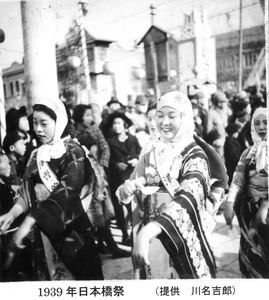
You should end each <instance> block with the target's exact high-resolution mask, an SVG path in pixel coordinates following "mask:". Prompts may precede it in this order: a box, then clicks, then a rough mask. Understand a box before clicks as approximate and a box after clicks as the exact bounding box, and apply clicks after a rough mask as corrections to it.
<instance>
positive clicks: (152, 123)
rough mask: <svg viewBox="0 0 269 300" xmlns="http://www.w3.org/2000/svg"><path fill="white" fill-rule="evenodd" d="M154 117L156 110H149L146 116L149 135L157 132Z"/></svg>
mask: <svg viewBox="0 0 269 300" xmlns="http://www.w3.org/2000/svg"><path fill="white" fill-rule="evenodd" d="M155 115H156V109H152V110H150V111H149V112H148V115H147V126H148V129H149V132H150V134H155V133H156V132H157V131H158V129H157V126H156V121H155Z"/></svg>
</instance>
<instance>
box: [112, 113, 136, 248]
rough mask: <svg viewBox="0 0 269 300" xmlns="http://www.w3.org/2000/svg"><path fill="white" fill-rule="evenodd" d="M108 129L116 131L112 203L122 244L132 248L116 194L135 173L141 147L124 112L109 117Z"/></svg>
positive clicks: (128, 211)
mask: <svg viewBox="0 0 269 300" xmlns="http://www.w3.org/2000/svg"><path fill="white" fill-rule="evenodd" d="M108 125H109V126H108V127H109V128H110V127H111V128H112V129H113V131H114V136H113V137H112V138H110V139H109V140H108V144H109V146H110V152H111V155H110V162H109V171H110V177H109V182H110V189H111V194H112V201H113V205H114V208H115V213H116V219H117V225H118V227H119V229H120V230H121V231H122V243H123V244H124V245H127V246H131V239H130V236H129V233H128V226H127V220H126V218H125V215H124V211H123V207H122V206H121V204H119V202H118V199H117V196H116V195H115V192H116V190H117V188H118V187H119V186H120V185H121V184H122V183H123V182H124V181H125V180H127V179H128V178H129V177H130V175H131V173H132V172H133V170H134V168H135V166H136V164H137V162H138V158H139V155H140V152H141V146H140V144H139V142H138V140H137V138H136V137H135V136H134V135H131V134H129V133H128V127H130V126H132V125H133V123H132V121H131V120H130V119H129V118H128V117H127V116H126V115H125V114H124V113H122V112H119V111H116V112H114V113H112V114H110V115H109V119H108ZM130 209H131V207H130V206H128V207H127V212H126V213H127V214H129V215H130V212H131V211H130Z"/></svg>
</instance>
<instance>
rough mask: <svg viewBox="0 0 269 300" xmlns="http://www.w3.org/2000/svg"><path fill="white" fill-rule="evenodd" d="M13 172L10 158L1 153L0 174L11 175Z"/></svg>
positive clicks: (3, 175)
mask: <svg viewBox="0 0 269 300" xmlns="http://www.w3.org/2000/svg"><path fill="white" fill-rule="evenodd" d="M10 172H11V167H10V164H9V159H8V157H7V156H6V155H0V176H2V177H9V176H10Z"/></svg>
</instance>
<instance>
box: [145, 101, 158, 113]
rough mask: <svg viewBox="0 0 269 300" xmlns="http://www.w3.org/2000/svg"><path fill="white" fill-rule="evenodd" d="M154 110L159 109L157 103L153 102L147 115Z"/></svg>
mask: <svg viewBox="0 0 269 300" xmlns="http://www.w3.org/2000/svg"><path fill="white" fill-rule="evenodd" d="M153 109H157V102H152V103H151V104H150V105H149V106H148V109H147V112H146V115H148V113H149V112H150V111H151V110H153Z"/></svg>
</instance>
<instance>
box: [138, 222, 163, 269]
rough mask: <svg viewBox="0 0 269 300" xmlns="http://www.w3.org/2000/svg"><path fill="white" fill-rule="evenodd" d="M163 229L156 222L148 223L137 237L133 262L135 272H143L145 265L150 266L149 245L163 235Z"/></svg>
mask: <svg viewBox="0 0 269 300" xmlns="http://www.w3.org/2000/svg"><path fill="white" fill-rule="evenodd" d="M161 231H162V230H161V228H160V227H159V226H158V225H157V224H155V223H154V222H150V223H148V224H147V225H146V226H145V227H143V228H142V229H141V230H140V231H139V232H138V235H137V237H136V240H135V243H134V247H133V251H132V260H133V266H134V270H135V272H136V270H141V269H143V268H144V266H145V265H150V261H149V257H148V256H149V244H150V241H151V240H152V239H153V238H155V237H157V236H158V235H159V234H160V233H161Z"/></svg>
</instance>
